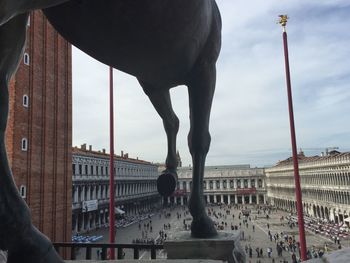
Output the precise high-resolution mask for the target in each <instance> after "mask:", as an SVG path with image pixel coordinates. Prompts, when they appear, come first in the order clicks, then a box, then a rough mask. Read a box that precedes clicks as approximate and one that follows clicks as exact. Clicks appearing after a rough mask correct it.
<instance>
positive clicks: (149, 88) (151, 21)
mask: <svg viewBox="0 0 350 263" xmlns="http://www.w3.org/2000/svg"><path fill="white" fill-rule="evenodd" d="M34 9H43V11H44V14H45V15H46V17H47V18H48V20H49V21H50V22H51V23H52V25H53V26H54V28H55V29H56V30H57V31H58V32H59V33H60V34H61V35H62V36H63V37H64V38H66V39H67V40H68V41H69V42H70V43H72V44H73V45H75V46H76V47H78V48H79V49H81V50H82V51H84V52H86V53H87V54H89V55H91V56H92V57H94V58H95V59H97V60H99V61H101V62H103V63H105V64H107V65H110V66H112V67H114V68H116V69H119V70H121V71H124V72H126V73H129V74H131V75H133V76H135V77H136V78H137V79H138V81H139V83H140V85H141V87H142V88H143V90H144V92H145V93H146V95H147V96H148V97H149V99H150V100H151V102H152V104H153V106H154V108H155V109H156V111H157V112H158V114H159V115H160V117H161V118H162V120H163V124H164V128H165V131H166V135H167V140H168V154H167V157H166V170H165V171H164V172H163V173H162V175H160V177H159V178H158V182H157V185H158V190H159V192H160V193H161V194H162V195H163V196H169V195H171V194H172V193H173V191H174V190H175V187H176V180H177V175H176V168H177V164H178V163H177V162H178V161H177V158H176V135H177V132H178V128H179V120H178V118H177V116H176V115H175V113H174V111H173V109H172V105H171V100H170V93H169V90H170V89H171V88H173V87H175V86H178V85H186V86H187V87H188V94H189V104H190V124H191V128H190V131H189V134H188V146H189V149H190V153H191V155H192V161H193V178H192V189H191V196H190V200H189V210H190V213H191V215H192V216H193V222H192V225H191V235H192V236H193V237H198V238H206V237H212V236H215V235H216V234H217V232H216V229H215V226H214V224H213V222H212V220H211V219H210V218H209V217H208V216H207V214H206V211H205V202H204V197H203V176H204V167H205V159H206V155H207V152H208V150H209V146H210V134H209V117H210V110H211V105H212V99H213V94H214V90H215V81H216V60H217V58H218V56H219V52H220V46H221V18H220V13H219V10H218V7H217V5H216V3H215V1H214V0H102V1H101V0H100V1H98V0H72V1H63V0H32V1H29V0H16V1H13V0H0V186H1V188H0V249H2V250H8V252H9V253H8V255H9V256H8V262H9V263H13V262H16V263H17V262H27V263H31V262H33V263H34V262H35V263H39V262H46V263H53V262H62V261H61V259H59V257H58V256H57V254H56V253H55V251H54V249H53V248H52V245H51V242H50V241H49V240H48V239H47V238H46V237H45V236H44V235H42V234H41V233H40V232H39V231H38V230H37V229H36V228H35V227H34V226H33V225H32V222H31V219H30V211H29V209H28V207H27V205H26V204H25V202H24V201H23V199H22V198H21V197H20V196H19V194H18V191H17V188H16V185H15V183H14V181H13V178H12V173H11V170H10V167H9V164H8V159H7V156H6V149H5V141H4V140H5V129H6V124H7V117H8V103H9V91H8V83H9V80H10V78H11V76H12V75H13V74H14V73H15V71H16V68H17V65H18V63H19V61H20V60H21V57H22V55H23V48H24V44H25V38H26V24H27V19H28V12H29V11H31V10H34ZM96 92H98V91H96ZM29 251H31V252H29ZM27 252H28V253H30V255H28V254H26V253H27ZM21 257H23V258H21Z"/></svg>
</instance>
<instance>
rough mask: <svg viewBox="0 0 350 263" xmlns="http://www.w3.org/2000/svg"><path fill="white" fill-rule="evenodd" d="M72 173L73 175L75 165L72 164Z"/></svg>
mask: <svg viewBox="0 0 350 263" xmlns="http://www.w3.org/2000/svg"><path fill="white" fill-rule="evenodd" d="M72 171H73V174H75V164H74V163H73V164H72Z"/></svg>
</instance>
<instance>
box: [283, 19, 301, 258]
mask: <svg viewBox="0 0 350 263" xmlns="http://www.w3.org/2000/svg"><path fill="white" fill-rule="evenodd" d="M280 17H281V20H280V22H279V23H280V24H281V25H282V27H283V48H284V57H285V69H286V84H287V93H288V108H289V122H290V133H291V141H292V152H293V165H294V182H295V197H296V204H297V213H298V226H299V242H300V257H301V260H302V261H305V260H307V256H306V240H305V228H304V215H303V203H302V197H301V187H300V176H299V164H298V153H297V143H296V138H295V137H296V136H295V126H294V113H293V98H292V88H291V81H290V70H289V57H288V43H287V32H286V23H287V19H288V17H287V16H286V15H282V16H280Z"/></svg>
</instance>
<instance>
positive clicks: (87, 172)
mask: <svg viewBox="0 0 350 263" xmlns="http://www.w3.org/2000/svg"><path fill="white" fill-rule="evenodd" d="M85 174H86V175H88V174H89V168H88V166H87V165H85Z"/></svg>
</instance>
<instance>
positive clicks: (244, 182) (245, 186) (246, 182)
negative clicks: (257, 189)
mask: <svg viewBox="0 0 350 263" xmlns="http://www.w3.org/2000/svg"><path fill="white" fill-rule="evenodd" d="M243 185H244V188H248V180H247V179H244V181H243Z"/></svg>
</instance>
